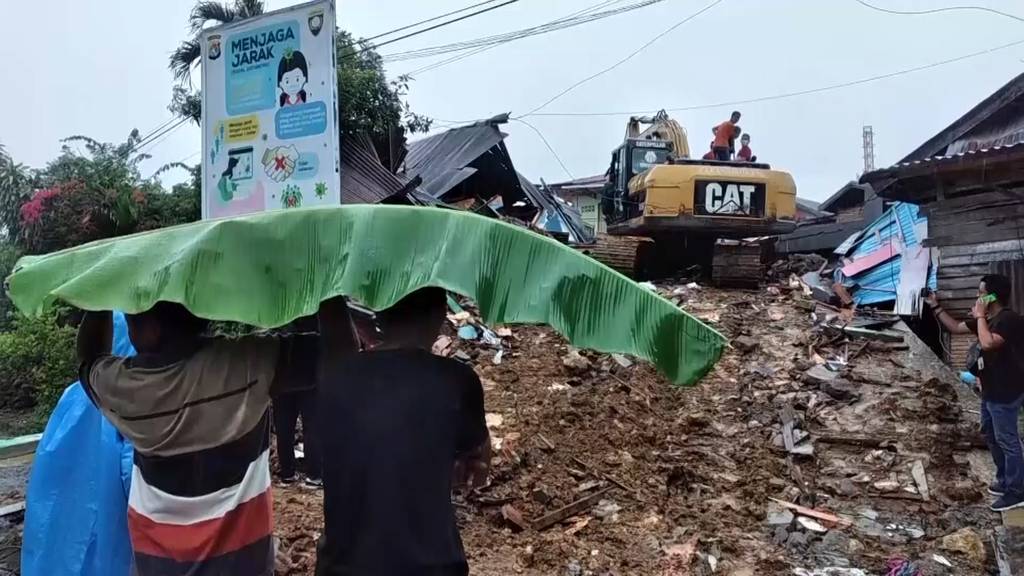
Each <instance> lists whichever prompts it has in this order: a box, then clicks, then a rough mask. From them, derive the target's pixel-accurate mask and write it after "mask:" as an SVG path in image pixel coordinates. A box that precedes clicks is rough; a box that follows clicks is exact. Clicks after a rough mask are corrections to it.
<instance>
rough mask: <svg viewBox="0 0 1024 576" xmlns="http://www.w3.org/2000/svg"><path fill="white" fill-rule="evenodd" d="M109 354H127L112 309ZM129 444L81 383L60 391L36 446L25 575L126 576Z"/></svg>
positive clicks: (122, 326)
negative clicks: (112, 351) (93, 402)
mask: <svg viewBox="0 0 1024 576" xmlns="http://www.w3.org/2000/svg"><path fill="white" fill-rule="evenodd" d="M113 350H114V354H116V355H118V356H132V355H134V354H135V349H134V348H133V347H132V344H131V341H129V339H128V327H127V324H126V323H125V320H124V315H123V314H121V313H120V312H115V313H114V346H113ZM132 453H133V452H132V446H131V444H129V442H128V441H127V440H126V439H125V438H124V437H122V436H121V434H120V433H118V431H117V430H116V429H114V427H113V425H111V424H110V422H108V421H107V419H106V418H104V417H103V415H102V414H101V413H100V411H99V410H97V409H96V407H95V406H93V405H92V402H90V401H89V398H88V397H86V395H85V390H83V389H82V385H81V384H80V383H78V382H75V383H74V384H72V385H71V386H69V387H68V388H67V390H65V391H64V394H63V395H62V396H61V398H60V401H58V402H57V407H56V408H54V410H53V414H51V415H50V420H49V422H47V424H46V430H45V431H44V432H43V437H42V439H41V440H40V441H39V447H38V448H37V449H36V456H35V460H34V462H33V464H32V474H31V476H30V477H29V482H28V495H27V497H26V499H25V502H26V506H27V507H26V511H25V531H24V537H23V543H22V549H21V573H22V574H23V575H24V576H127V575H128V574H129V571H130V569H131V562H132V550H131V542H130V541H129V539H128V489H129V487H130V483H131V472H132Z"/></svg>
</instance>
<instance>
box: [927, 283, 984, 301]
mask: <svg viewBox="0 0 1024 576" xmlns="http://www.w3.org/2000/svg"><path fill="white" fill-rule="evenodd" d="M935 294H936V295H937V296H938V297H939V300H943V301H944V300H969V299H971V298H974V299H975V300H977V299H978V286H977V285H975V286H974V287H972V288H953V289H945V288H943V287H942V286H941V285H940V286H939V289H938V290H936V291H935Z"/></svg>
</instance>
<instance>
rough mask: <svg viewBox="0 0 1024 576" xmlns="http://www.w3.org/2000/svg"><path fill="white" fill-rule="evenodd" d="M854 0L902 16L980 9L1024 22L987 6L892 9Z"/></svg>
mask: <svg viewBox="0 0 1024 576" xmlns="http://www.w3.org/2000/svg"><path fill="white" fill-rule="evenodd" d="M854 2H856V3H858V4H860V5H861V6H864V7H866V8H870V9H872V10H877V11H878V12H885V13H886V14H898V15H900V16H920V15H922V14H938V13H940V12H959V11H978V12H988V13H990V14H997V15H999V16H1005V17H1007V18H1012V19H1014V20H1016V21H1018V22H1024V18H1021V17H1020V16H1015V15H1013V14H1009V13H1007V12H1002V11H999V10H996V9H994V8H987V7H985V6H948V7H945V8H931V9H929V10H891V9H889V8H882V7H881V6H875V5H873V4H869V3H867V2H865V1H864V0H854Z"/></svg>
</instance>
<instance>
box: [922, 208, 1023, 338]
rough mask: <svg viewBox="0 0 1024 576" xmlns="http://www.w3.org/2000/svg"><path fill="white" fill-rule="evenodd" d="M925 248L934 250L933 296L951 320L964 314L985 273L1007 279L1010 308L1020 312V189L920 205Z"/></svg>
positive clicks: (1021, 264)
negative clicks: (936, 253) (935, 275)
mask: <svg viewBox="0 0 1024 576" xmlns="http://www.w3.org/2000/svg"><path fill="white" fill-rule="evenodd" d="M921 210H922V213H923V214H924V215H925V216H927V217H928V240H926V241H925V245H926V246H933V247H936V248H938V250H939V266H938V295H939V298H940V299H941V300H942V305H943V307H944V308H945V309H946V310H948V311H949V313H950V314H952V315H953V317H955V318H966V317H967V316H968V314H969V312H970V309H971V306H973V305H974V302H975V300H977V298H978V282H979V280H981V277H982V276H984V275H985V274H989V273H1003V274H1006V275H1007V276H1010V277H1011V279H1012V280H1013V291H1014V303H1013V304H1014V305H1013V307H1014V309H1015V310H1017V311H1019V312H1024V190H1021V191H990V192H982V193H979V194H973V195H970V196H961V197H957V198H952V199H944V200H939V201H936V202H933V203H931V204H927V205H925V206H922V207H921Z"/></svg>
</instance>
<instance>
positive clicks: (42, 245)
mask: <svg viewBox="0 0 1024 576" xmlns="http://www.w3.org/2000/svg"><path fill="white" fill-rule="evenodd" d="M140 143H141V138H140V137H139V133H138V131H137V130H133V131H132V132H131V134H129V136H128V138H127V140H125V141H124V142H121V143H118V144H112V143H105V142H99V141H97V140H94V139H92V138H88V137H85V136H73V137H71V138H67V139H65V141H64V147H63V148H62V151H61V155H60V156H59V157H57V159H55V160H54V161H52V162H50V163H49V164H48V165H47V166H46V168H45V169H43V170H41V171H40V172H39V174H38V175H37V178H36V181H37V183H38V184H39V186H40V188H39V189H37V190H36V191H35V192H34V193H33V194H32V196H31V197H30V198H29V199H28V200H27V201H25V202H23V203H22V205H21V206H20V208H19V211H18V212H19V224H18V225H19V227H20V234H19V237H18V241H19V243H20V245H21V247H22V248H23V249H24V250H25V252H26V253H29V254H40V253H46V252H52V251H54V250H60V249H62V248H67V247H70V246H76V245H78V244H83V243H85V242H90V241H92V240H98V239H100V238H109V237H113V236H121V235H124V234H131V233H134V232H137V231H140V230H150V229H153V228H160V227H164V226H171V225H174V224H181V223H183V222H191V221H194V220H197V219H198V218H199V193H198V189H197V188H195V187H194V184H195V183H196V182H195V181H196V177H195V173H194V171H195V170H197V168H189V167H187V166H183V167H184V168H186V169H188V170H190V171H193V178H192V185H189V186H188V187H182V188H180V189H178V190H177V191H174V192H172V193H165V192H164V191H163V188H162V187H161V186H160V183H159V181H158V180H156V178H155V176H154V177H150V178H143V177H142V174H141V172H140V170H139V164H140V163H141V162H142V161H143V160H146V159H148V158H149V156H148V155H146V154H142V153H139V152H138V148H139V147H140V146H139V145H140ZM77 145H81V146H82V148H84V149H80V148H79V147H78V146H77ZM165 168H166V167H165ZM158 174H159V172H158Z"/></svg>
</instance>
